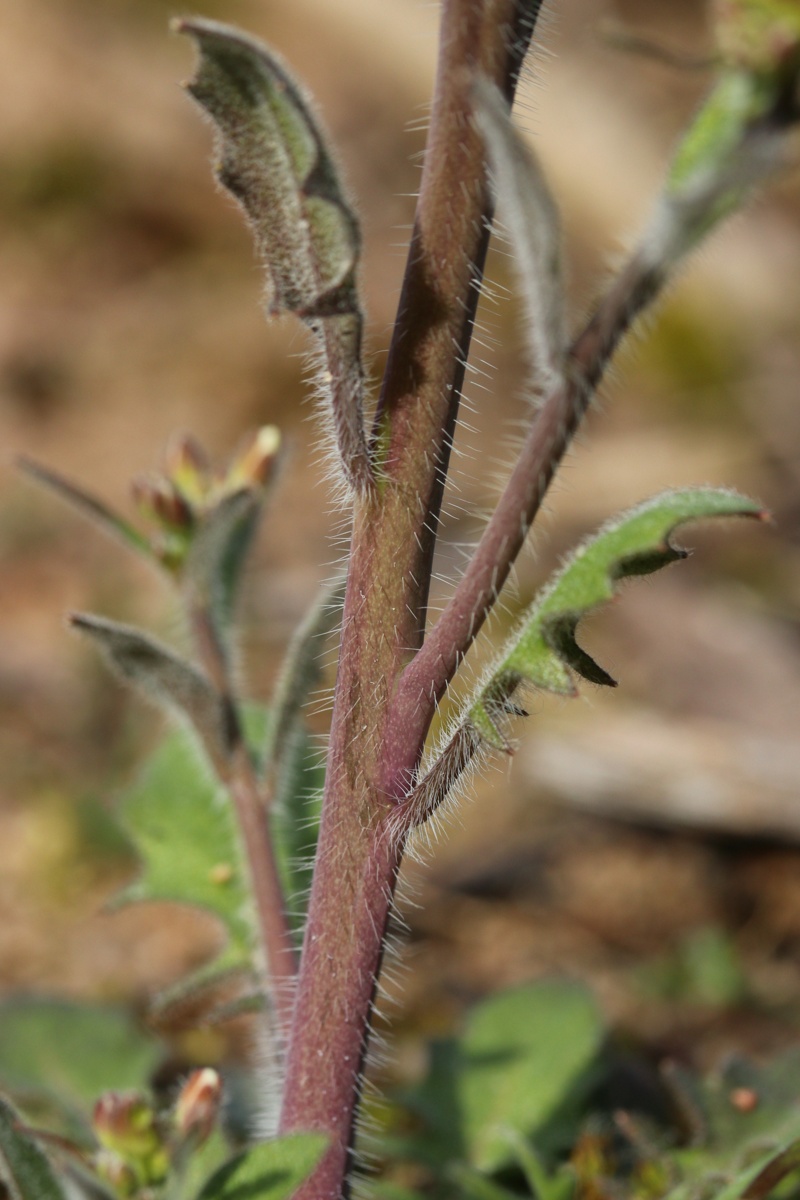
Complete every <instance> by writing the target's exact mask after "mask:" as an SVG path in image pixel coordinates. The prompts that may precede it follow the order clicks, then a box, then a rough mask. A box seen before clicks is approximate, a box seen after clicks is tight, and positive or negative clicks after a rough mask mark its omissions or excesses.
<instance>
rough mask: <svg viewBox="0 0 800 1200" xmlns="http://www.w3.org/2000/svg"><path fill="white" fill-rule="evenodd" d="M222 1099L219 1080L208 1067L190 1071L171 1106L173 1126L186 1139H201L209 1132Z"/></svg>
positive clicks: (220, 1081) (217, 1075) (216, 1073)
mask: <svg viewBox="0 0 800 1200" xmlns="http://www.w3.org/2000/svg"><path fill="white" fill-rule="evenodd" d="M221 1100H222V1080H221V1079H220V1077H219V1074H218V1072H217V1071H215V1070H214V1069H213V1068H212V1067H203V1068H202V1069H201V1070H198V1071H192V1073H191V1075H190V1076H189V1078H188V1079H187V1080H186V1082H185V1083H184V1085H183V1087H182V1088H181V1090H180V1093H179V1095H178V1100H177V1103H176V1105H175V1114H174V1120H175V1128H176V1129H177V1131H178V1133H179V1134H180V1135H181V1136H182V1137H184V1138H186V1137H193V1138H195V1139H196V1140H197V1141H200V1142H204V1141H205V1140H206V1138H207V1137H209V1135H210V1134H211V1131H212V1130H213V1128H214V1124H215V1122H216V1119H217V1114H218V1113H219V1107H220V1103H221Z"/></svg>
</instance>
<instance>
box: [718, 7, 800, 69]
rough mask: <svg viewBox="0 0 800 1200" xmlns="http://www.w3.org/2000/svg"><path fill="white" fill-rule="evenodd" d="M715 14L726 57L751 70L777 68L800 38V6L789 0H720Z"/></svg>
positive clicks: (725, 58) (722, 51)
mask: <svg viewBox="0 0 800 1200" xmlns="http://www.w3.org/2000/svg"><path fill="white" fill-rule="evenodd" d="M714 17H715V24H716V33H717V43H718V45H719V49H720V54H721V55H722V58H723V60H724V61H725V62H727V63H729V64H732V65H735V66H738V67H744V68H746V69H747V70H755V71H762V70H767V71H769V70H774V69H775V68H776V67H779V66H780V64H782V63H785V62H786V60H787V58H788V57H789V56H791V55H792V53H793V52H794V51H796V48H797V45H798V42H799V41H800V8H798V6H797V5H796V4H791V3H786V0H717V2H716V5H715V12H714Z"/></svg>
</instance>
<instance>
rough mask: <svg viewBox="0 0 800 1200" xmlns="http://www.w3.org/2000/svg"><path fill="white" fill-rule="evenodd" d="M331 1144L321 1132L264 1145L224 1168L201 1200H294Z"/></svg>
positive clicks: (207, 1184) (210, 1182) (207, 1185)
mask: <svg viewBox="0 0 800 1200" xmlns="http://www.w3.org/2000/svg"><path fill="white" fill-rule="evenodd" d="M327 1145H328V1138H327V1136H326V1135H325V1134H320V1133H298V1134H292V1135H290V1136H288V1137H282V1138H277V1139H276V1140H275V1141H272V1142H262V1143H260V1144H259V1145H257V1146H253V1147H252V1148H251V1149H250V1150H247V1151H246V1152H245V1153H244V1154H240V1155H239V1156H238V1157H237V1158H234V1159H233V1160H232V1161H231V1162H229V1163H226V1164H225V1166H224V1167H221V1168H220V1169H219V1170H218V1171H217V1172H216V1173H215V1174H214V1175H212V1176H211V1178H210V1179H209V1180H208V1182H207V1183H206V1185H205V1187H204V1188H203V1189H202V1191H201V1192H200V1193H199V1195H198V1197H197V1200H291V1197H292V1196H293V1194H294V1193H295V1191H296V1190H297V1188H298V1187H299V1186H300V1184H301V1183H303V1182H304V1181H305V1180H306V1179H308V1177H309V1175H310V1174H311V1172H312V1171H313V1170H314V1168H315V1167H316V1166H317V1164H318V1163H319V1161H320V1159H321V1158H322V1156H323V1154H324V1153H325V1149H326V1147H327Z"/></svg>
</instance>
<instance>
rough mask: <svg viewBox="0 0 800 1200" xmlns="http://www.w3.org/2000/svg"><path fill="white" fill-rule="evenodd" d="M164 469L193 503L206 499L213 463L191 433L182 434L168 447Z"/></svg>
mask: <svg viewBox="0 0 800 1200" xmlns="http://www.w3.org/2000/svg"><path fill="white" fill-rule="evenodd" d="M164 469H165V472H166V475H167V476H168V478H169V479H170V480H171V481H172V483H174V485H175V487H176V488H177V489H178V491H179V492H180V493H181V495H182V496H184V497H185V498H186V499H187V500H188V501H189V502H190V503H192V504H200V503H202V501H203V500H205V498H206V496H207V494H208V490H209V487H210V485H211V463H210V461H209V458H208V455H207V454H206V452H205V450H204V449H203V447H202V446H201V445H200V443H199V442H198V441H197V439H196V438H194V437H192V436H191V434H182V435H181V436H180V437H178V438H176V439H175V440H174V441H173V442H172V443H171V444H170V446H169V447H168V449H167V453H166V455H165V457H164Z"/></svg>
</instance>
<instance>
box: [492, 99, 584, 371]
mask: <svg viewBox="0 0 800 1200" xmlns="http://www.w3.org/2000/svg"><path fill="white" fill-rule="evenodd" d="M475 103H476V117H477V119H478V125H479V127H480V129H481V132H482V134H483V136H484V138H485V140H486V149H487V152H488V155H489V161H490V162H491V165H492V176H493V182H494V188H495V192H496V194H497V202H498V206H499V209H500V215H501V217H502V218H503V220H504V221H505V224H506V228H507V230H508V234H509V239H510V242H511V248H512V254H513V258H514V265H515V267H516V270H517V273H518V275H519V280H520V284H521V287H522V294H523V297H524V300H525V308H526V315H527V332H528V341H529V345H530V351H531V356H532V360H533V367H534V369H535V371H536V374H537V376H538V380H539V381H540V382H541V384H542V385H543V387H544V388H545V389H549V388H552V387H553V386H554V385H555V384H556V383H558V382H560V381H561V379H562V375H563V367H564V352H565V349H566V331H565V324H564V287H563V282H562V271H561V252H560V251H561V247H560V240H559V239H560V230H559V220H558V212H557V210H556V206H555V203H554V201H553V198H552V196H551V195H550V191H549V189H548V187H547V181H546V180H545V178H544V174H543V172H542V170H541V167H540V166H539V164H538V162H537V161H536V159H535V158H534V156H533V155H532V154H531V152H530V150H529V149H528V147H527V145H526V144H525V142H524V141H523V139H522V137H521V136H520V135H519V133H517V131H516V129H515V128H514V126H513V125H512V123H511V114H510V111H509V107H508V104H507V102H506V100H505V99H504V97H503V95H502V94H501V92H500V91H499V90H498V88H496V87H494V85H492V84H490V83H489V82H488V81H487V80H481V82H480V83H479V85H478V87H477V88H476V93H475Z"/></svg>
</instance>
